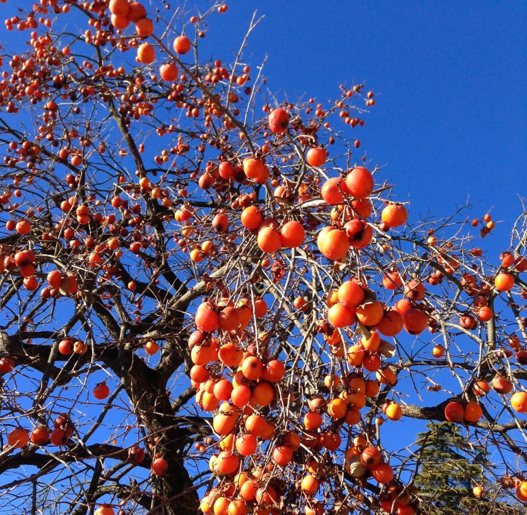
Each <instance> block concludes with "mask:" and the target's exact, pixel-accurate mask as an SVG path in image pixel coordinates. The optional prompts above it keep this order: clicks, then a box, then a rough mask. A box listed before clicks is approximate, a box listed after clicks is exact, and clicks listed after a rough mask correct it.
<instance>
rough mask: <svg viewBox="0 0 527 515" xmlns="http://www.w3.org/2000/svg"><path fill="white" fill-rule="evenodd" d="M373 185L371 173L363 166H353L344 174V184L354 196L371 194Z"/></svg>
mask: <svg viewBox="0 0 527 515" xmlns="http://www.w3.org/2000/svg"><path fill="white" fill-rule="evenodd" d="M373 185H374V181H373V175H372V174H371V173H370V172H369V170H367V169H366V168H364V167H363V166H359V167H356V168H353V169H352V170H351V171H350V172H349V173H348V174H347V176H346V186H347V187H348V190H349V192H350V194H351V195H352V196H354V197H355V198H358V199H362V198H365V197H368V196H369V195H371V193H372V191H373Z"/></svg>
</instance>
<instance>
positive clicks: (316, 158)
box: [306, 147, 328, 166]
mask: <svg viewBox="0 0 527 515" xmlns="http://www.w3.org/2000/svg"><path fill="white" fill-rule="evenodd" d="M327 156H328V153H327V151H326V149H324V148H320V147H319V148H310V149H309V150H308V151H307V154H306V161H307V162H308V163H309V164H310V165H311V166H322V165H323V164H324V163H325V162H326V159H327Z"/></svg>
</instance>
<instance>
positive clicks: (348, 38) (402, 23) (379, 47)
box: [202, 0, 527, 253]
mask: <svg viewBox="0 0 527 515" xmlns="http://www.w3.org/2000/svg"><path fill="white" fill-rule="evenodd" d="M228 4H229V11H228V13H227V14H226V15H223V16H221V17H219V19H217V20H215V22H214V23H212V25H211V28H210V36H207V38H206V40H210V42H211V43H212V42H213V41H214V44H215V46H216V47H218V46H219V47H221V48H222V49H224V48H237V47H238V45H239V42H240V41H241V36H240V32H241V30H242V29H243V28H244V27H246V26H247V25H248V23H249V20H250V18H251V15H252V13H253V12H254V10H256V9H258V12H259V14H264V15H265V19H264V21H263V22H262V23H261V25H260V26H259V27H258V28H257V29H256V30H255V32H254V34H253V36H252V37H251V39H250V44H249V51H248V53H247V55H248V56H250V57H251V58H250V61H251V63H252V64H253V65H256V64H258V63H260V62H261V61H262V59H263V56H264V55H265V54H267V55H268V60H267V64H266V67H265V75H266V76H267V77H268V85H267V86H268V88H269V91H271V92H276V93H278V98H279V99H283V98H284V96H283V95H284V93H285V92H286V93H287V97H288V98H289V99H290V100H294V99H295V98H297V97H300V96H303V95H304V94H305V95H307V96H308V97H316V98H317V100H319V101H321V102H326V100H327V99H329V98H332V99H335V98H337V95H338V90H337V88H338V84H341V83H345V84H347V85H351V84H352V82H355V83H357V82H362V81H364V82H365V83H366V85H367V89H368V90H370V89H371V90H373V91H374V92H375V93H376V100H377V104H376V106H374V107H373V108H372V112H371V114H369V115H367V117H366V126H365V127H364V128H357V129H356V131H357V132H356V133H355V134H357V136H358V137H359V139H360V140H361V142H362V146H361V149H360V150H361V151H362V150H364V151H366V152H367V155H368V158H371V159H372V161H373V162H374V163H377V164H379V165H383V164H387V165H388V166H387V167H386V168H385V170H384V172H383V174H384V175H385V177H387V178H388V179H389V180H391V182H393V183H395V184H396V186H397V188H396V195H397V196H398V198H400V199H401V200H407V199H408V198H409V199H410V200H411V214H410V216H411V219H413V220H416V219H419V217H420V215H421V214H423V213H426V211H427V210H428V209H430V212H431V213H433V214H436V215H448V214H450V213H451V212H452V211H454V210H455V209H456V206H459V205H462V204H464V203H465V201H466V200H467V198H468V197H470V199H471V200H472V201H480V202H479V204H478V205H477V206H476V207H475V208H474V210H473V212H472V213H473V215H474V216H479V217H481V216H483V215H484V214H485V212H486V211H487V210H488V209H490V208H491V207H494V209H493V211H492V214H493V218H494V219H496V220H504V221H507V222H509V223H510V222H511V221H512V220H514V218H515V217H516V216H517V215H519V214H520V212H521V204H520V201H519V200H518V195H522V196H524V197H527V178H525V177H526V175H527V101H526V99H525V88H526V87H527V57H526V56H527V3H525V2H521V1H517V0H511V1H507V2H500V1H485V2H476V1H472V0H469V1H463V2H454V1H443V2H432V1H423V0H404V1H400V0H399V1H393V0H380V1H377V2H366V1H353V2H314V1H289V2H256V1H245V2H239V1H233V2H228ZM222 31H223V32H224V37H225V38H226V41H225V42H224V43H221V42H220V41H218V36H219V33H220V32H222ZM204 42H205V40H204ZM229 44H230V45H231V46H230V47H229ZM202 55H204V54H202ZM225 57H226V56H225ZM508 229H509V224H503V225H501V226H499V228H498V229H497V230H496V231H495V233H494V238H496V240H494V242H492V243H491V241H489V240H487V241H486V242H485V245H489V244H491V245H492V246H494V245H497V244H498V243H499V242H503V244H506V243H507V241H508V239H507V232H508ZM498 253H499V252H498Z"/></svg>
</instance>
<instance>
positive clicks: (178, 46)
mask: <svg viewBox="0 0 527 515" xmlns="http://www.w3.org/2000/svg"><path fill="white" fill-rule="evenodd" d="M191 48H192V42H191V41H190V39H189V38H188V37H187V36H178V37H177V38H176V39H175V40H174V50H175V52H176V53H178V54H180V55H184V54H188V53H189V52H190V49H191Z"/></svg>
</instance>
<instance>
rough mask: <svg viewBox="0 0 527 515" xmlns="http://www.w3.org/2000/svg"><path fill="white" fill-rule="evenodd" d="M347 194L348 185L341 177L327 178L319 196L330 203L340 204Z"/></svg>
mask: <svg viewBox="0 0 527 515" xmlns="http://www.w3.org/2000/svg"><path fill="white" fill-rule="evenodd" d="M347 194H349V190H348V187H347V186H346V182H345V181H344V179H342V178H341V177H334V178H333V179H328V180H327V181H326V182H325V183H324V185H323V186H322V188H321V190H320V195H321V197H322V198H323V199H324V200H325V201H326V202H327V203H328V204H330V205H335V204H342V203H343V202H344V196H345V195H347Z"/></svg>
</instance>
